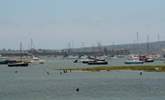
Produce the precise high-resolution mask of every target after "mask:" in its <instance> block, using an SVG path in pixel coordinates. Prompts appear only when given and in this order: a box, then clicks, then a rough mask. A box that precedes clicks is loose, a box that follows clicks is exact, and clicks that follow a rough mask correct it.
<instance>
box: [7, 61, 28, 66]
mask: <svg viewBox="0 0 165 100" xmlns="http://www.w3.org/2000/svg"><path fill="white" fill-rule="evenodd" d="M28 65H29V63H27V62H16V63H9V64H8V67H27V66H28Z"/></svg>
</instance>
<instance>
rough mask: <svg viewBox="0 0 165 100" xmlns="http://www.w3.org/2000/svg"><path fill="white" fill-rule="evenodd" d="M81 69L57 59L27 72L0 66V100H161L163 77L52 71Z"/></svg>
mask: <svg viewBox="0 0 165 100" xmlns="http://www.w3.org/2000/svg"><path fill="white" fill-rule="evenodd" d="M85 66H86V65H81V64H73V63H71V61H70V60H64V61H63V60H58V59H48V61H47V63H46V64H43V65H30V66H29V67H27V68H9V67H7V66H5V65H0V100H165V86H164V84H165V73H156V72H143V75H142V76H140V75H139V72H138V71H135V72H132V71H114V72H72V73H66V74H62V75H61V74H60V72H59V71H56V70H54V69H56V68H62V67H85ZM16 71H17V72H16ZM47 72H48V73H47ZM76 88H79V92H76Z"/></svg>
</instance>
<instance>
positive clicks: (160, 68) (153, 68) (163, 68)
mask: <svg viewBox="0 0 165 100" xmlns="http://www.w3.org/2000/svg"><path fill="white" fill-rule="evenodd" d="M57 70H70V71H92V72H95V71H117V70H130V71H146V72H165V65H142V66H136V65H134V66H98V67H87V68H66V69H57Z"/></svg>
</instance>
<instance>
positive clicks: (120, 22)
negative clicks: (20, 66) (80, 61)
mask: <svg viewBox="0 0 165 100" xmlns="http://www.w3.org/2000/svg"><path fill="white" fill-rule="evenodd" d="M164 5H165V0H0V49H2V48H6V49H9V48H11V49H19V43H20V42H22V43H23V47H24V49H29V48H30V39H33V44H34V45H33V46H34V47H35V48H36V49H38V48H42V49H63V48H68V47H73V48H78V47H86V46H96V45H97V43H101V44H102V45H112V44H126V43H136V42H146V41H147V35H148V36H149V41H151V42H152V41H158V40H161V41H163V40H165V28H164V27H165V13H164V11H165V6H164ZM137 32H138V33H139V40H138V41H137V37H136V34H137ZM158 35H159V37H160V38H159V39H158Z"/></svg>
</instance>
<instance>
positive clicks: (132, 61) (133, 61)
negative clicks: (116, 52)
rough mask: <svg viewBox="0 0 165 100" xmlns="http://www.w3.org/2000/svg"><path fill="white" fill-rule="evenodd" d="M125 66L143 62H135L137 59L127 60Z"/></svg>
mask: <svg viewBox="0 0 165 100" xmlns="http://www.w3.org/2000/svg"><path fill="white" fill-rule="evenodd" d="M124 63H125V64H143V63H144V62H143V61H141V60H137V59H132V60H127V61H125V62H124Z"/></svg>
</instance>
